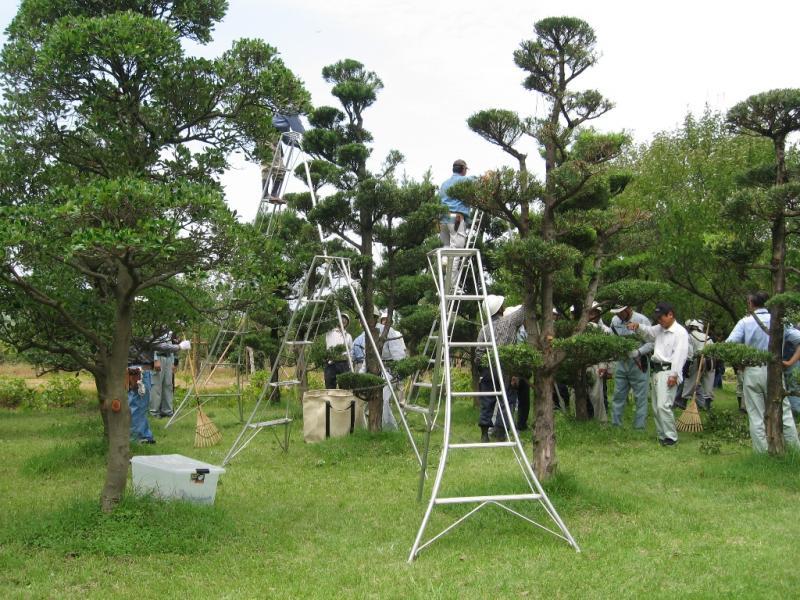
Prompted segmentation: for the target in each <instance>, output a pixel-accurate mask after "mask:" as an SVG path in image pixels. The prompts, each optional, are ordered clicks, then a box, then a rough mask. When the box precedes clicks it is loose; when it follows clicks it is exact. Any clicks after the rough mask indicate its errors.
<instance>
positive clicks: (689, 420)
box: [677, 398, 703, 433]
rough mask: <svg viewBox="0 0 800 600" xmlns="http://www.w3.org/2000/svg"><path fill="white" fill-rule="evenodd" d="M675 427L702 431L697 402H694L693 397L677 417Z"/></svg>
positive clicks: (681, 429) (682, 429)
mask: <svg viewBox="0 0 800 600" xmlns="http://www.w3.org/2000/svg"><path fill="white" fill-rule="evenodd" d="M677 428H678V431H691V432H695V433H696V432H698V431H703V422H702V421H701V420H700V411H699V410H697V402H695V400H694V398H692V399H691V401H690V402H689V405H688V406H687V407H686V410H684V411H683V414H682V415H681V416H680V418H678V423H677Z"/></svg>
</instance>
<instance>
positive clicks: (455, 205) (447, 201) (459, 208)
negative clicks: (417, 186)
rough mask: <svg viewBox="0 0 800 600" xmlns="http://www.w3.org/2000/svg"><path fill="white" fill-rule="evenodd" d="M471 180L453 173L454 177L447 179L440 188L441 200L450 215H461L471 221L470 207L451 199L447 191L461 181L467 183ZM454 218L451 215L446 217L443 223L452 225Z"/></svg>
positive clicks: (443, 218) (442, 220)
mask: <svg viewBox="0 0 800 600" xmlns="http://www.w3.org/2000/svg"><path fill="white" fill-rule="evenodd" d="M468 179H469V178H468V177H467V176H466V175H461V174H460V173H453V175H452V177H450V178H449V179H447V180H446V181H445V182H444V183H443V184H442V185H440V186H439V199H440V200H441V201H442V204H444V205H445V206H446V207H447V211H448V212H450V213H461V214H462V215H464V217H465V218H466V219H467V220H469V215H470V211H471V209H470V207H469V206H467V205H466V204H464V203H463V202H462V201H461V200H457V199H456V198H451V197H450V196H448V195H447V190H448V189H450V186H452V185H454V184H456V183H458V182H459V181H467V180H468ZM452 219H453V217H452V216H450V215H444V216H443V217H442V219H441V222H442V223H452V222H453V220H452Z"/></svg>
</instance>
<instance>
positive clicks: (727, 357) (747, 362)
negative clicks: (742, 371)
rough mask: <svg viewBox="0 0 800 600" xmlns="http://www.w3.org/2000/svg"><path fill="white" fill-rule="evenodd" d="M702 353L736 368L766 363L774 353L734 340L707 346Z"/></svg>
mask: <svg viewBox="0 0 800 600" xmlns="http://www.w3.org/2000/svg"><path fill="white" fill-rule="evenodd" d="M701 354H702V355H703V356H707V357H709V358H713V359H715V360H721V361H723V362H724V363H725V364H726V365H728V366H731V367H736V368H743V367H753V366H760V365H765V364H767V363H769V362H770V361H771V360H772V355H771V354H770V353H769V352H766V351H764V350H756V349H755V348H751V347H750V346H745V345H744V344H737V343H733V342H723V343H719V344H712V345H710V346H706V347H705V348H703V350H702V351H701Z"/></svg>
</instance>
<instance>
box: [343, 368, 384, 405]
mask: <svg viewBox="0 0 800 600" xmlns="http://www.w3.org/2000/svg"><path fill="white" fill-rule="evenodd" d="M385 383H386V382H385V381H384V380H383V377H378V376H377V375H373V374H372V373H352V372H349V373H339V375H337V377H336V385H338V386H339V388H340V389H343V390H350V391H352V392H353V394H355V395H356V397H358V398H361V399H362V400H369V399H370V398H371V397H374V394H375V392H376V391H377V390H380V389H381V388H382V387H383V386H384V385H385Z"/></svg>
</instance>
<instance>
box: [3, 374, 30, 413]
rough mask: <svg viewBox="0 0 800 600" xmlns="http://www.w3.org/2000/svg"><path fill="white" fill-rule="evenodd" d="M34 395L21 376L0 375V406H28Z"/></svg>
mask: <svg viewBox="0 0 800 600" xmlns="http://www.w3.org/2000/svg"><path fill="white" fill-rule="evenodd" d="M35 396H36V395H35V393H34V391H33V390H32V389H30V388H28V386H27V385H25V380H24V379H22V378H21V377H0V406H2V407H3V408H19V407H29V406H31V405H33V403H34V401H35Z"/></svg>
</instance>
